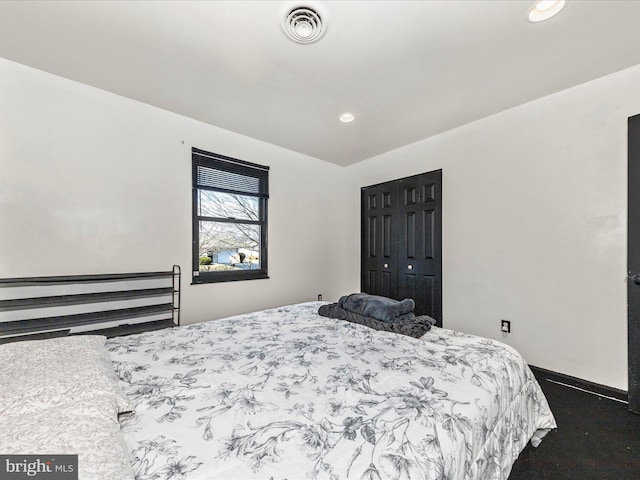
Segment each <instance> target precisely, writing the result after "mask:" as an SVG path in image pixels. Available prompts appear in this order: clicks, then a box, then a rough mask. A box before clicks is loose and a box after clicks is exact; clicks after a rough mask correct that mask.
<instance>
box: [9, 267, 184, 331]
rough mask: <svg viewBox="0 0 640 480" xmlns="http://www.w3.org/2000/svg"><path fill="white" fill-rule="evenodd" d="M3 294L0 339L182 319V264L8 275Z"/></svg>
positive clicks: (152, 326)
mask: <svg viewBox="0 0 640 480" xmlns="http://www.w3.org/2000/svg"><path fill="white" fill-rule="evenodd" d="M0 294H1V295H2V296H1V297H0V343H6V342H10V341H15V340H25V339H36V338H48V337H56V336H64V335H75V334H99V335H106V336H109V337H111V336H116V335H128V334H131V333H139V332H143V331H148V330H156V329H160V328H167V327H172V326H176V325H179V324H180V267H179V266H178V265H174V266H173V269H172V270H169V271H162V272H142V273H122V274H93V275H66V276H54V277H23V278H4V279H0ZM92 304H94V305H92ZM94 307H95V308H94Z"/></svg>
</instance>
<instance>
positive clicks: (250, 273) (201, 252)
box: [192, 148, 269, 283]
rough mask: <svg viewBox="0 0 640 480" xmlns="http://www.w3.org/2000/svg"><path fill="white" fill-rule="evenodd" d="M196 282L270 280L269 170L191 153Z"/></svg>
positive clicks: (214, 156)
mask: <svg viewBox="0 0 640 480" xmlns="http://www.w3.org/2000/svg"><path fill="white" fill-rule="evenodd" d="M192 160H193V182H192V185H193V191H192V195H193V283H210V282H228V281H233V280H252V279H256V278H268V276H267V199H268V198H269V167H263V166H261V165H256V164H254V163H249V162H245V161H242V160H236V159H235V158H229V157H225V156H222V155H217V154H215V153H209V152H204V151H202V150H198V149H197V148H193V149H192Z"/></svg>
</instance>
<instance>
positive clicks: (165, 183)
mask: <svg viewBox="0 0 640 480" xmlns="http://www.w3.org/2000/svg"><path fill="white" fill-rule="evenodd" d="M256 114H259V112H257V113H256ZM192 146H194V147H197V148H200V149H204V150H209V151H212V152H216V153H220V154H223V155H227V156H231V157H236V158H241V159H244V160H247V161H251V162H255V163H259V164H263V165H268V166H270V167H271V172H270V193H271V198H270V200H269V239H268V241H269V244H268V245H269V275H270V279H268V280H254V281H247V282H230V283H219V284H209V285H193V286H192V285H190V280H191V275H190V270H191V240H192V239H191V193H190V192H191V147H192ZM342 173H343V169H342V168H340V167H337V166H335V165H332V164H329V163H326V162H321V161H318V160H315V159H312V158H309V157H305V156H303V155H300V154H297V153H294V152H291V151H288V150H285V149H283V148H279V147H276V146H274V145H270V144H267V143H264V142H260V141H257V140H254V139H251V138H248V137H244V136H242V135H238V134H235V133H232V132H229V131H226V130H222V129H219V128H215V127H212V126H210V125H206V124H203V123H200V122H197V121H194V120H191V119H188V118H185V117H183V116H180V115H176V114H174V113H171V112H167V111H164V110H161V109H158V108H155V107H151V106H149V105H145V104H142V103H139V102H136V101H133V100H130V99H127V98H124V97H120V96H117V95H113V94H110V93H107V92H104V91H101V90H98V89H95V88H92V87H88V86H86V85H82V84H79V83H76V82H72V81H69V80H67V79H64V78H61V77H57V76H54V75H50V74H48V73H44V72H42V71H38V70H35V69H32V68H29V67H26V66H23V65H19V64H16V63H13V62H9V61H7V60H3V59H0V277H21V276H39V275H65V274H82V273H118V272H131V271H155V270H165V269H171V266H172V265H173V264H174V263H176V264H179V265H180V266H181V267H182V271H183V281H182V286H183V295H182V307H183V310H182V319H183V321H184V322H185V323H193V322H197V321H202V320H207V319H211V318H219V317H223V316H228V315H233V314H237V313H242V312H247V311H253V310H258V309H262V308H266V307H270V306H276V305H283V304H287V303H294V302H298V301H307V300H315V298H316V295H317V294H318V293H323V294H324V295H325V296H326V297H327V298H332V297H336V296H338V295H339V294H340V292H341V288H340V284H339V282H336V281H335V278H336V277H338V278H342V277H344V275H343V273H344V269H345V268H346V266H345V262H344V261H342V259H343V256H344V254H343V252H344V251H345V249H344V233H342V232H344V226H343V223H342V221H343V219H342V218H341V217H340V216H339V215H336V214H335V212H339V211H340V210H341V208H342V205H344V192H345V188H344V184H343V175H342ZM328 187H334V188H333V189H331V188H328ZM310 252H311V253H310ZM327 259H331V262H328V261H327Z"/></svg>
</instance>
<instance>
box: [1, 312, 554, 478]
mask: <svg viewBox="0 0 640 480" xmlns="http://www.w3.org/2000/svg"><path fill="white" fill-rule="evenodd" d="M322 305H326V303H325V302H309V303H302V304H297V305H291V306H285V307H281V308H274V309H269V310H265V311H261V312H256V313H251V314H246V315H240V316H236V317H231V318H227V319H222V320H215V321H210V322H205V323H199V324H194V325H189V326H179V327H174V328H167V329H162V330H155V331H150V332H145V333H140V334H134V335H128V336H122V337H114V338H110V339H106V338H105V337H104V336H98V335H79V336H69V337H62V338H53V339H45V340H33V341H23V342H15V343H9V344H7V345H0V362H2V365H3V368H2V370H0V412H2V415H0V456H2V455H6V454H23V455H25V454H43V453H49V454H53V453H55V454H58V455H61V454H79V478H80V479H83V480H93V479H96V480H98V479H104V480H115V479H117V480H129V479H134V478H135V479H136V480H149V479H166V480H169V479H185V480H198V479H203V480H204V479H206V480H216V479H222V480H234V479H238V480H246V479H265V480H285V479H286V480H298V479H328V480H339V479H366V480H377V479H380V480H382V479H411V480H419V479H450V480H455V479H459V480H463V479H474V480H485V479H486V480H494V479H506V478H507V477H508V474H509V472H510V470H511V466H512V464H513V462H514V461H515V459H516V458H517V456H518V454H519V453H520V451H521V450H522V449H523V448H524V447H525V446H526V444H527V442H529V441H531V442H532V444H533V445H534V446H537V444H538V443H539V442H540V441H541V439H542V437H543V436H544V435H545V433H546V432H548V431H549V430H550V429H553V428H555V426H556V424H555V421H554V418H553V415H552V413H551V411H550V410H549V406H548V404H547V401H546V399H545V397H544V395H543V393H542V391H541V389H540V387H539V385H538V383H537V382H536V380H535V378H534V376H533V374H532V373H531V371H530V370H529V368H528V367H527V365H526V363H525V362H524V361H523V359H522V358H521V356H520V355H519V354H518V353H517V352H516V351H515V350H514V349H512V348H511V347H509V346H507V345H505V344H503V343H500V342H497V341H493V340H489V339H483V338H479V337H475V336H471V335H466V334H463V333H459V332H454V331H451V330H447V329H443V328H437V327H434V328H432V329H431V330H430V331H428V332H427V333H426V334H425V335H424V336H422V337H421V338H412V337H410V336H406V335H401V334H397V333H390V332H385V331H378V330H374V329H372V328H369V327H367V326H364V325H360V324H357V323H352V322H348V321H344V320H339V319H332V318H326V317H322V316H320V315H318V310H319V308H320V307H321V306H322ZM16 378H19V379H20V381H19V382H17V381H15V379H16ZM53 460H55V459H53Z"/></svg>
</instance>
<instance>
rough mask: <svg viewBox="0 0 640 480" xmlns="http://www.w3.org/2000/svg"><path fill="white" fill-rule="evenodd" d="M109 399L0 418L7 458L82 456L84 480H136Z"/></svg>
mask: <svg viewBox="0 0 640 480" xmlns="http://www.w3.org/2000/svg"><path fill="white" fill-rule="evenodd" d="M117 410H118V407H117V406H116V404H115V402H114V401H113V399H112V398H111V399H110V398H109V397H105V396H102V397H95V398H91V399H79V400H72V401H69V402H66V403H61V404H56V405H51V406H50V407H49V408H46V409H43V410H40V411H38V412H32V413H30V414H29V415H20V416H18V415H14V416H10V417H6V418H5V417H2V418H0V452H2V453H3V454H4V455H11V454H16V455H43V454H46V455H78V478H81V479H82V480H116V479H117V480H133V478H134V474H133V469H132V467H131V460H130V457H129V454H128V453H127V449H126V446H125V443H124V439H123V438H122V434H121V432H120V425H119V424H118V411H117Z"/></svg>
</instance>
